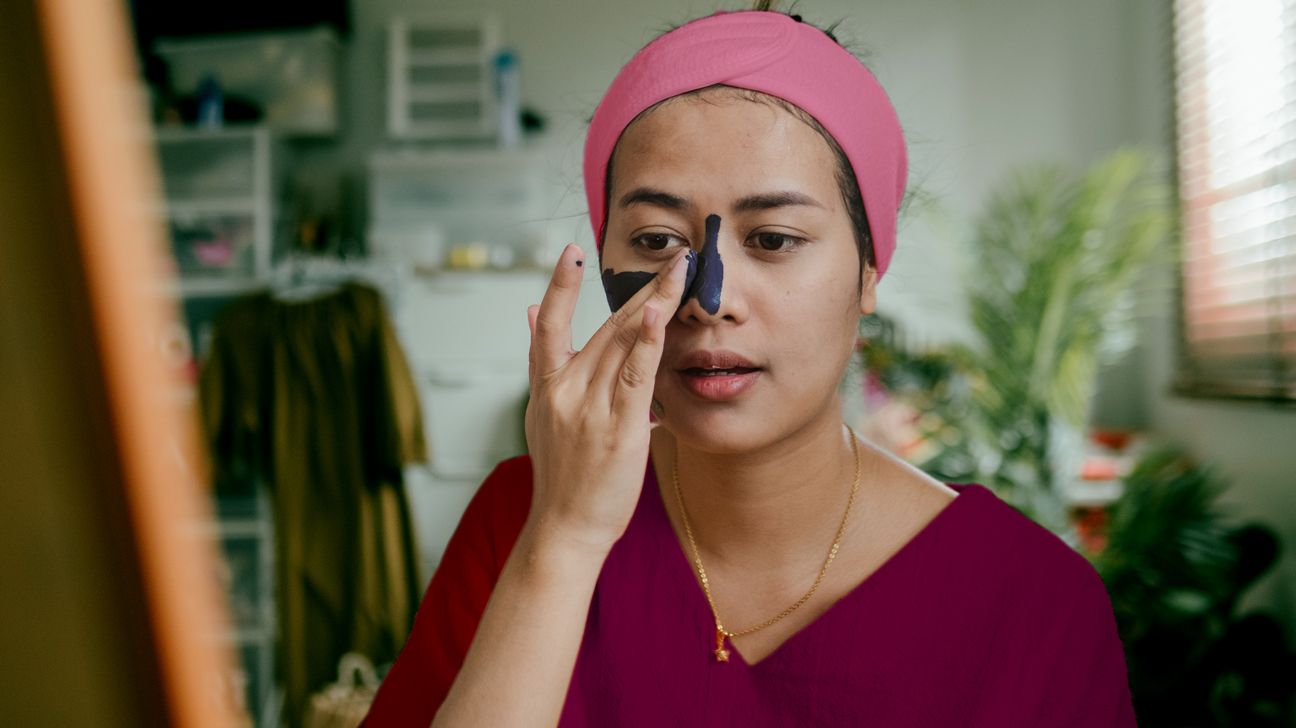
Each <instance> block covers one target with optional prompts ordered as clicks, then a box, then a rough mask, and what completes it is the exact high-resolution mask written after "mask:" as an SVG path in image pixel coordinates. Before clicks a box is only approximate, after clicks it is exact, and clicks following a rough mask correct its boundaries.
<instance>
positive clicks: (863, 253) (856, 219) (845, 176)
mask: <svg viewBox="0 0 1296 728" xmlns="http://www.w3.org/2000/svg"><path fill="white" fill-rule="evenodd" d="M772 5H773V0H756V2H755V3H753V5H752V10H759V11H764V12H779V11H774V10H771V7H772ZM788 15H789V17H791V18H792V19H793V20H795V21H797V22H798V23H804V22H805V21H804V20H802V19H801V16H800V15H793V14H790V13H789V14H788ZM806 24H807V25H810V26H812V27H815V28H818V29H819V30H821V31H823V33H824V35H827V36H828V37H829V38H831V39H832V40H833V42H834V43H837V44H838V45H841V41H839V40H837V37H836V36H835V35H833V30H834V29H835V28H836V27H837V24H836V23H834V24H833V25H831V26H829V27H827V28H819V26H817V25H814V24H813V23H806ZM675 27H679V26H675ZM675 27H672V28H669V29H668V30H666V31H665V32H666V33H669V32H670V31H671V30H674V29H675ZM663 35H664V33H663ZM860 63H863V61H860ZM713 89H726V90H727V92H729V93H732V94H733V95H735V96H737V97H738V98H741V99H743V100H744V101H751V102H754V103H763V104H771V105H773V106H776V107H778V108H780V109H783V110H784V111H786V112H788V113H789V114H791V115H792V116H794V117H796V118H797V119H799V120H800V121H802V122H803V123H805V124H806V125H807V126H809V127H810V128H811V129H813V130H814V131H815V133H817V134H818V135H819V136H820V137H822V138H823V140H824V141H825V142H827V143H828V148H829V149H831V150H832V153H833V156H834V157H835V158H836V160H837V170H836V177H837V186H838V188H839V189H840V190H841V196H842V201H843V202H844V203H845V205H846V214H847V215H848V216H849V217H850V221H851V227H852V228H853V229H854V231H855V247H856V252H857V253H859V273H858V278H857V280H858V283H859V285H858V287H859V288H860V290H863V287H864V265H865V263H867V264H868V266H869V267H870V268H873V269H877V258H876V256H875V255H874V252H873V234H872V232H871V231H870V229H869V224H868V214H867V212H866V211H865V210H864V196H863V194H862V193H861V192H860V188H859V181H858V180H857V179H856V177H855V170H854V168H853V167H852V166H851V162H850V158H849V157H847V156H846V152H845V151H843V150H842V148H841V145H840V144H838V143H837V140H836V139H834V138H833V136H832V134H829V133H828V130H827V129H825V128H824V127H823V125H822V124H820V123H819V121H818V120H817V119H815V118H814V117H813V116H811V115H810V114H809V113H808V112H806V111H805V109H802V108H801V107H799V106H797V105H796V104H793V103H792V102H790V101H787V100H785V99H782V98H779V97H777V96H772V95H770V94H766V93H762V92H760V91H752V90H750V89H744V88H737V87H734V86H726V85H724V84H715V85H712V86H706V87H703V88H699V89H694V90H693V91H687V92H685V93H682V94H679V95H676V96H672V97H670V98H668V99H663V100H661V101H658V102H657V103H655V104H653V105H652V106H649V107H648V108H646V109H644V110H643V111H641V112H639V114H638V115H637V116H635V118H634V119H632V120H631V121H630V123H629V124H626V128H627V129H628V128H630V126H631V125H633V124H634V123H635V122H636V121H638V120H639V119H641V118H643V117H644V116H647V115H648V114H649V113H651V112H652V111H654V110H655V109H657V108H658V107H660V106H662V105H663V104H666V103H668V102H670V101H673V100H675V99H679V98H684V97H699V96H700V95H701V94H703V93H704V92H707V91H711V90H713ZM618 143H619V142H618ZM615 158H616V145H613V147H612V153H611V154H610V155H609V156H608V163H607V170H606V172H605V173H604V175H603V229H602V230H601V231H600V232H599V241H598V242H599V249H600V252H601V251H602V247H603V244H604V243H605V239H606V237H607V220H608V211H609V208H610V204H609V198H610V196H611V194H612V163H613V160H614V159H615Z"/></svg>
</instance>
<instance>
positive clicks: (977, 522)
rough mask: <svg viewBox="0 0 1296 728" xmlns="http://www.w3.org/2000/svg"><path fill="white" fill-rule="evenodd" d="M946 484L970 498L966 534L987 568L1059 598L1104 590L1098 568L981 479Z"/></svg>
mask: <svg viewBox="0 0 1296 728" xmlns="http://www.w3.org/2000/svg"><path fill="white" fill-rule="evenodd" d="M948 485H950V486H951V487H952V488H954V489H956V490H958V491H959V496H958V497H959V498H970V500H969V501H968V502H967V503H966V504H965V505H967V506H968V508H967V511H968V515H969V516H970V517H969V518H966V519H964V522H963V524H962V525H963V528H964V529H966V530H965V532H964V534H963V538H962V540H965V541H966V542H967V543H968V545H969V546H974V548H972V549H971V553H974V554H975V557H974V558H976V559H978V560H979V561H981V562H982V564H981V565H982V566H984V567H985V568H986V572H987V573H998V574H1000V575H1001V578H1002V579H1003V580H1004V581H1005V583H1006V584H1013V585H1017V586H1018V587H1020V588H1022V589H1032V590H1038V591H1040V592H1042V596H1046V597H1048V596H1051V597H1053V598H1055V599H1060V600H1068V599H1071V598H1074V597H1075V596H1076V595H1077V594H1078V593H1082V592H1083V593H1088V594H1089V595H1091V596H1092V595H1094V594H1095V592H1103V594H1104V595H1105V591H1106V588H1105V586H1104V585H1103V582H1102V578H1101V577H1100V576H1099V574H1098V571H1097V569H1095V568H1094V566H1093V564H1092V563H1090V561H1089V559H1087V558H1085V556H1084V555H1083V554H1082V553H1080V552H1079V551H1078V550H1076V549H1075V548H1074V547H1073V546H1071V545H1070V544H1068V543H1067V542H1066V541H1064V540H1063V539H1062V537H1061V536H1059V535H1058V534H1056V533H1054V532H1053V531H1051V530H1049V529H1048V528H1046V527H1045V526H1043V525H1042V524H1040V523H1038V522H1036V521H1035V520H1033V519H1032V518H1030V517H1029V516H1027V515H1025V514H1024V513H1022V512H1021V511H1019V510H1017V509H1016V508H1014V507H1013V506H1012V505H1011V504H1009V503H1008V502H1007V501H1005V500H1003V499H1002V498H1000V497H999V495H998V494H997V493H996V492H995V491H994V490H992V489H991V488H988V487H986V486H985V485H983V484H981V483H965V484H958V483H949V484H948Z"/></svg>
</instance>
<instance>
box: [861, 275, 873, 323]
mask: <svg viewBox="0 0 1296 728" xmlns="http://www.w3.org/2000/svg"><path fill="white" fill-rule="evenodd" d="M860 281H861V284H862V285H861V286H860V299H859V304H860V315H861V316H867V315H869V314H871V313H873V311H874V310H875V309H876V308H877V269H876V268H874V267H873V266H865V267H864V272H863V274H861V278H860Z"/></svg>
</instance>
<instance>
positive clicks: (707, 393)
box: [679, 367, 763, 402]
mask: <svg viewBox="0 0 1296 728" xmlns="http://www.w3.org/2000/svg"><path fill="white" fill-rule="evenodd" d="M762 371H763V370H761V369H757V368H753V367H730V368H725V369H721V368H704V367H689V368H687V369H681V370H679V374H680V379H681V380H682V381H683V383H684V388H685V389H686V390H688V391H689V392H691V393H692V394H693V395H694V396H696V397H698V398H700V399H705V400H708V401H712V402H719V401H724V400H729V399H734V398H736V397H738V396H740V395H742V394H743V393H744V392H746V391H747V390H749V389H751V388H752V386H753V385H755V384H756V380H757V379H759V378H760V375H761V372H762Z"/></svg>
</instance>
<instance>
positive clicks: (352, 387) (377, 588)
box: [200, 283, 427, 725]
mask: <svg viewBox="0 0 1296 728" xmlns="http://www.w3.org/2000/svg"><path fill="white" fill-rule="evenodd" d="M200 397H201V402H202V411H203V421H204V427H205V430H206V434H207V437H208V442H209V444H210V450H211V455H212V466H213V482H214V483H215V484H216V488H217V492H218V494H219V493H221V492H237V491H239V490H240V489H241V490H243V491H245V492H246V491H248V490H250V489H251V487H253V486H252V484H253V483H255V482H256V481H257V480H260V481H262V482H264V483H265V484H266V485H267V486H268V488H269V491H270V494H271V503H272V508H273V511H274V525H275V541H276V543H275V583H276V593H275V606H276V613H277V615H278V631H279V641H278V649H277V651H276V660H275V662H276V666H277V673H278V677H279V682H280V684H281V685H282V686H283V687H284V690H285V705H284V709H285V714H284V717H285V719H286V720H287V723H288V725H298V724H300V722H301V716H302V713H303V711H304V708H305V704H306V701H307V698H308V697H309V695H310V693H311V692H312V691H315V690H318V689H319V688H321V687H322V686H324V685H326V684H328V683H330V682H332V681H333V680H334V679H336V675H337V664H338V659H339V657H341V655H342V654H343V653H345V652H348V651H356V652H360V653H363V654H365V655H368V656H369V658H370V659H371V660H373V661H374V662H375V663H376V664H382V663H384V662H388V661H391V660H394V659H395V658H396V655H397V653H398V652H399V651H400V648H401V645H403V644H404V642H405V638H406V635H407V633H408V631H409V628H410V625H411V622H412V620H413V615H414V612H415V610H416V609H417V607H418V598H419V588H418V586H419V585H418V583H417V573H416V571H417V569H416V556H415V554H416V551H415V546H414V535H413V531H412V529H411V524H410V515H409V505H408V502H407V500H406V496H405V490H404V487H403V481H402V465H403V464H405V463H408V462H416V461H423V460H426V459H427V451H426V445H425V440H424V437H423V427H422V420H421V415H420V411H419V405H418V396H417V389H416V387H415V384H414V381H413V378H412V377H411V375H410V369H409V366H408V364H407V362H406V360H405V357H404V355H403V353H402V352H401V348H400V345H399V343H398V341H397V339H396V336H395V332H394V330H393V327H392V324H391V322H390V320H389V318H388V316H387V313H386V309H385V306H384V304H383V299H382V296H381V295H380V294H379V293H378V292H377V291H376V290H374V289H373V288H370V287H368V286H366V285H362V284H358V283H348V284H345V285H343V286H342V287H341V288H340V289H337V290H336V291H334V292H332V293H329V294H326V295H324V296H322V297H320V298H316V299H311V300H307V301H299V302H288V301H281V300H278V299H276V298H274V297H273V296H272V295H271V294H269V293H259V294H255V295H251V296H248V297H245V298H243V299H240V300H238V301H235V302H233V303H231V304H230V305H229V306H228V307H226V309H225V310H223V311H222V312H221V314H220V315H219V316H218V317H217V319H216V321H215V322H214V326H213V335H212V340H211V348H210V353H209V355H208V358H207V361H206V362H205V364H204V366H203V370H202V374H201V381H200Z"/></svg>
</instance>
